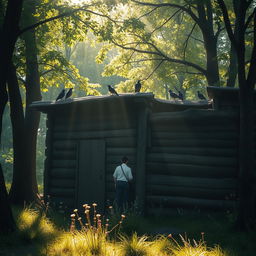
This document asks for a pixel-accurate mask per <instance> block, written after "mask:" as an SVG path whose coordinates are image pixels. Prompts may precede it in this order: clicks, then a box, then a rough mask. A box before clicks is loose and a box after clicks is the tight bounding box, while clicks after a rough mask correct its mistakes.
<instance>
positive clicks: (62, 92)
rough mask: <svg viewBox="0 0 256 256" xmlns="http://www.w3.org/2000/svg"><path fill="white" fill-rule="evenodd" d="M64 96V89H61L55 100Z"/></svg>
mask: <svg viewBox="0 0 256 256" xmlns="http://www.w3.org/2000/svg"><path fill="white" fill-rule="evenodd" d="M64 96H65V89H62V90H61V92H60V93H59V95H58V97H57V98H56V100H55V101H58V100H61V99H62V98H63V97H64Z"/></svg>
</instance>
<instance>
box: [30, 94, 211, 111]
mask: <svg viewBox="0 0 256 256" xmlns="http://www.w3.org/2000/svg"><path fill="white" fill-rule="evenodd" d="M141 101H143V102H146V103H148V104H150V105H151V106H152V108H153V109H156V110H157V111H169V110H170V111H171V110H172V111H174V110H183V109H187V108H209V107H210V106H211V102H208V101H201V102H198V101H183V102H181V101H173V100H162V99H156V98H154V94H153V93H124V94H119V96H116V95H113V96H111V95H103V96H86V97H79V98H69V99H66V100H60V101H57V102H56V101H35V102H33V103H32V104H31V105H30V107H32V108H35V109H36V110H38V111H41V112H44V113H48V112H52V111H55V110H60V109H63V108H70V107H73V106H78V105H83V106H87V105H93V104H99V103H100V104H103V105H104V104H116V103H118V102H123V103H127V104H129V103H136V102H141Z"/></svg>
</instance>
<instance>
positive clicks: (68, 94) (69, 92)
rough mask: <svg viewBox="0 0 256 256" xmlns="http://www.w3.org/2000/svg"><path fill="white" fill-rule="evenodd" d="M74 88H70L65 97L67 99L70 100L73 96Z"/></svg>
mask: <svg viewBox="0 0 256 256" xmlns="http://www.w3.org/2000/svg"><path fill="white" fill-rule="evenodd" d="M72 90H73V88H70V89H69V90H68V92H67V94H66V96H65V99H67V98H69V97H70V96H71V95H72Z"/></svg>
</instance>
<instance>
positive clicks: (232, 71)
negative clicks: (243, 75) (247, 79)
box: [227, 44, 237, 87]
mask: <svg viewBox="0 0 256 256" xmlns="http://www.w3.org/2000/svg"><path fill="white" fill-rule="evenodd" d="M229 56H230V63H229V67H228V79H227V86H228V87H235V84H236V77H237V55H236V51H235V47H234V45H233V44H232V45H231V49H230V54H229Z"/></svg>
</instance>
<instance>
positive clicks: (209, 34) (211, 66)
mask: <svg viewBox="0 0 256 256" xmlns="http://www.w3.org/2000/svg"><path fill="white" fill-rule="evenodd" d="M197 11H198V17H199V23H200V28H201V31H202V33H203V38H204V48H205V51H206V71H207V75H206V79H207V82H208V85H209V86H219V85H220V84H219V83H220V78H219V65H218V54H217V38H216V36H215V35H214V31H213V14H212V5H211V2H210V1H209V0H207V1H202V2H199V3H198V4H197Z"/></svg>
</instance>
